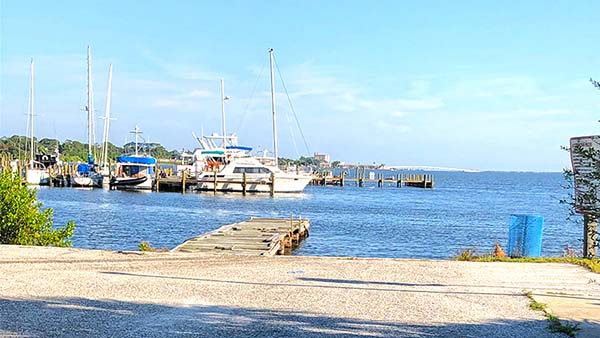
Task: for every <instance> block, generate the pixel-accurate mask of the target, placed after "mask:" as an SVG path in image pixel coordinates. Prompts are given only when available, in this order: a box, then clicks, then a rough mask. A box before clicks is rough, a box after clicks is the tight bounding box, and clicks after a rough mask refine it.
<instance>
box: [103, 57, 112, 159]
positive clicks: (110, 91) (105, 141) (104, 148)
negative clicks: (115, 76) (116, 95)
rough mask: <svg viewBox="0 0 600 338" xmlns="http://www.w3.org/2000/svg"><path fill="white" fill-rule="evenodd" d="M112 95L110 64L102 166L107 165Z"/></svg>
mask: <svg viewBox="0 0 600 338" xmlns="http://www.w3.org/2000/svg"><path fill="white" fill-rule="evenodd" d="M111 95H112V63H111V64H110V66H109V67H108V88H107V93H106V111H105V113H104V133H103V135H102V138H103V149H102V150H103V151H102V162H103V163H102V165H104V164H106V163H108V130H109V128H110V100H111Z"/></svg>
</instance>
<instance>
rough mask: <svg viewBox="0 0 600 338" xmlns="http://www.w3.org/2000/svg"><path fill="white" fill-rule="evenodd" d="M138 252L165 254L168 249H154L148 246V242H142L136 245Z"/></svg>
mask: <svg viewBox="0 0 600 338" xmlns="http://www.w3.org/2000/svg"><path fill="white" fill-rule="evenodd" d="M138 250H140V251H148V252H167V251H169V249H167V248H158V249H157V248H154V247H152V246H151V245H150V243H149V242H146V241H142V242H140V245H138Z"/></svg>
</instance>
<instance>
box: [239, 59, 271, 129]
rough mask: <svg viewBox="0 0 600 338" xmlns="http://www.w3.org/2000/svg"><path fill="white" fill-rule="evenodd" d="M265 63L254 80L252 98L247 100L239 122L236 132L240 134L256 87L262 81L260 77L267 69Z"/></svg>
mask: <svg viewBox="0 0 600 338" xmlns="http://www.w3.org/2000/svg"><path fill="white" fill-rule="evenodd" d="M265 68H266V67H265V65H264V64H263V66H262V68H261V70H260V73H259V74H258V77H257V78H256V81H254V88H252V93H251V94H250V98H249V99H248V101H247V102H246V106H245V107H244V111H243V113H242V119H241V120H240V123H239V124H238V127H237V129H236V130H235V131H236V134H239V131H240V129H242V126H243V125H244V122H245V121H246V116H247V115H248V108H249V107H250V103H251V102H252V99H253V98H254V94H255V93H256V88H257V87H258V83H259V81H260V79H261V78H262V75H263V72H264V71H265Z"/></svg>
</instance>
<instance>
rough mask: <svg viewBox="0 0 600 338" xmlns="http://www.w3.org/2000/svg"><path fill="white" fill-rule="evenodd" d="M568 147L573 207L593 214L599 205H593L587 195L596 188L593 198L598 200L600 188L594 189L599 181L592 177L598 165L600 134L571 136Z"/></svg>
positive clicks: (599, 207) (599, 183) (583, 212)
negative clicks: (573, 188) (572, 182)
mask: <svg viewBox="0 0 600 338" xmlns="http://www.w3.org/2000/svg"><path fill="white" fill-rule="evenodd" d="M569 148H570V152H571V166H572V168H573V174H574V176H575V177H574V178H575V204H576V208H575V209H576V211H577V212H578V213H580V214H595V213H597V211H598V210H600V205H593V204H592V203H591V202H592V201H590V198H589V197H590V194H593V192H592V191H593V190H596V193H595V195H596V196H595V197H596V198H593V200H596V201H599V202H600V190H598V189H596V188H597V187H600V181H599V180H598V179H596V178H594V177H593V173H594V171H596V169H598V168H599V167H600V135H593V136H577V137H572V138H571V141H570V147H569ZM598 171H599V172H600V170H598Z"/></svg>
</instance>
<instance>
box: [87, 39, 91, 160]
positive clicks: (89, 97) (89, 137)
mask: <svg viewBox="0 0 600 338" xmlns="http://www.w3.org/2000/svg"><path fill="white" fill-rule="evenodd" d="M87 84H88V86H87V87H88V88H87V89H88V93H87V94H88V98H87V107H86V108H87V113H88V116H87V117H88V157H89V155H91V154H92V123H93V120H92V119H93V117H92V112H93V107H92V51H91V48H90V46H88V83H87Z"/></svg>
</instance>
